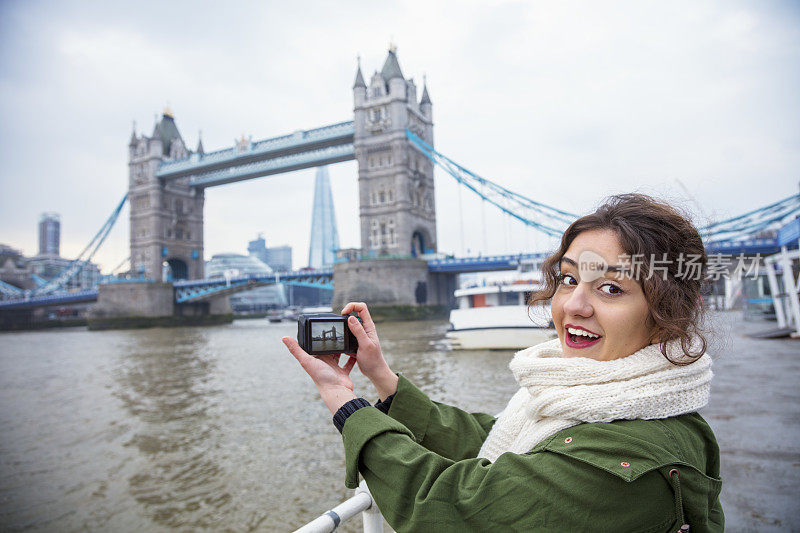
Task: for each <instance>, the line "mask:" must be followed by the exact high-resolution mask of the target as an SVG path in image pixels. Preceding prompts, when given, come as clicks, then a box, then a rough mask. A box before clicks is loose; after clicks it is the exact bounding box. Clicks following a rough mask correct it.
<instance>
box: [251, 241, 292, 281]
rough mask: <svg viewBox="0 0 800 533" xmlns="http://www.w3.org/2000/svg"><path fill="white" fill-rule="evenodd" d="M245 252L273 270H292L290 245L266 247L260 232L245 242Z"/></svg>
mask: <svg viewBox="0 0 800 533" xmlns="http://www.w3.org/2000/svg"><path fill="white" fill-rule="evenodd" d="M247 253H248V254H250V255H251V256H252V257H255V258H257V259H258V260H259V261H261V262H262V263H265V264H266V265H267V266H269V267H270V268H271V269H272V270H273V271H275V272H288V271H290V270H292V247H291V246H273V247H272V248H267V241H265V240H264V237H263V235H262V234H259V235H258V238H257V239H255V240H253V241H250V242H249V243H247Z"/></svg>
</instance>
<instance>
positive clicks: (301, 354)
mask: <svg viewBox="0 0 800 533" xmlns="http://www.w3.org/2000/svg"><path fill="white" fill-rule="evenodd" d="M281 340H282V341H283V344H285V345H286V347H287V348H288V349H289V351H290V352H291V354H292V355H293V356H294V358H295V359H297V361H298V362H299V363H300V366H302V367H303V368H306V366H307V365H308V364H309V363H310V362H311V361H313V360H314V358H313V357H312V356H310V355H308V354H307V353H306V351H305V350H303V349H302V348H301V347H300V345H299V344H298V343H297V341H296V340H294V339H293V338H291V337H283V338H281Z"/></svg>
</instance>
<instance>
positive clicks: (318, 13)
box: [0, 0, 800, 270]
mask: <svg viewBox="0 0 800 533" xmlns="http://www.w3.org/2000/svg"><path fill="white" fill-rule="evenodd" d="M390 40H393V41H394V42H395V43H396V44H397V47H398V57H399V59H400V64H401V67H402V68H403V71H404V73H405V74H406V76H413V77H414V78H415V79H416V80H417V81H418V83H420V82H421V78H422V76H423V75H424V74H427V79H428V86H429V90H430V94H431V99H432V100H433V104H434V108H433V112H434V120H435V124H436V125H435V138H436V147H437V149H438V150H439V151H441V152H443V153H444V154H447V155H448V156H450V157H451V158H452V159H454V160H456V161H458V162H459V163H461V164H463V165H464V166H465V167H467V168H469V169H470V170H472V171H474V172H476V173H478V174H480V175H482V176H484V177H486V178H488V179H491V180H493V181H495V182H497V183H500V184H502V185H504V186H506V187H508V188H510V189H512V190H514V191H517V192H520V193H522V194H524V195H526V196H529V197H531V198H534V199H536V200H538V201H541V202H544V203H546V204H549V205H553V206H556V207H560V208H562V209H565V210H568V211H572V212H577V213H583V212H586V211H588V210H590V209H591V208H592V206H594V205H596V204H597V202H598V201H599V200H600V199H601V198H602V197H603V196H605V195H608V194H610V193H614V192H626V191H642V192H647V193H652V194H656V195H659V196H662V197H665V198H667V199H669V200H671V201H673V202H675V203H677V204H680V205H682V206H684V207H686V208H688V209H690V210H691V211H693V212H694V213H695V214H696V216H697V217H698V221H707V220H710V219H719V218H724V217H727V216H733V215H735V214H738V213H741V212H743V211H746V210H749V209H752V208H755V207H758V206H760V205H764V204H767V203H770V202H772V201H775V200H777V199H780V198H783V197H786V196H788V195H790V194H795V193H796V192H797V190H798V181H799V180H800V98H798V94H800V8H799V7H798V4H797V3H796V2H788V1H787V2H770V1H760V2H739V1H732V0H725V1H718V2H711V1H696V0H691V1H670V2H645V1H642V2H638V1H637V2H633V1H625V2H622V1H620V2H616V1H604V2H597V1H582V2H544V1H535V2H532V1H522V2H465V1H461V2H458V3H454V2H431V1H425V2H412V1H394V2H302V1H298V2H285V1H281V2H263V1H261V2H252V3H248V2H236V3H231V4H226V5H225V6H224V7H223V5H222V4H220V3H219V2H202V1H196V0H195V1H192V2H179V1H178V2H148V1H137V2H125V3H117V2H55V1H53V2H37V1H13V0H12V1H9V0H4V1H2V2H1V3H0V116H1V117H2V120H0V161H2V164H0V243H4V244H10V245H12V246H15V247H17V248H21V249H22V250H23V252H24V253H26V254H34V253H36V247H37V244H36V223H37V220H38V217H39V215H40V213H42V212H43V211H55V212H58V213H60V214H61V220H62V255H64V256H67V257H70V256H74V255H76V254H77V253H78V252H79V251H80V250H81V249H82V248H83V246H84V245H85V244H86V243H87V242H88V241H89V239H90V238H91V237H92V236H93V234H94V233H95V232H96V231H97V230H98V229H99V228H100V226H101V225H102V223H103V222H104V220H105V219H106V217H107V216H108V215H109V214H110V212H111V210H112V209H113V207H114V206H115V205H116V203H117V202H118V201H119V200H120V199H121V198H122V196H123V194H124V193H125V192H126V187H127V144H128V140H129V138H130V135H131V130H132V127H133V123H134V122H135V123H136V128H137V131H138V132H139V133H145V134H148V135H149V134H150V133H151V132H152V128H153V124H154V117H155V116H156V115H157V114H160V112H161V111H162V110H163V108H164V106H165V105H167V104H168V105H169V106H170V108H171V109H172V110H173V112H174V115H175V118H176V121H177V124H178V127H179V128H180V131H181V133H182V134H183V137H184V139H185V140H186V142H187V144H188V145H189V147H190V148H194V147H195V145H196V143H197V138H198V132H199V131H200V130H202V135H203V144H204V146H205V148H206V150H207V151H209V150H215V149H219V148H224V147H227V146H230V145H232V144H233V142H234V139H236V138H238V137H240V136H241V135H243V134H244V135H246V136H249V135H252V136H253V138H254V139H255V140H257V139H262V138H267V137H273V136H277V135H282V134H286V133H290V132H292V131H295V130H298V129H308V128H313V127H318V126H322V125H326V124H330V123H334V122H339V121H343V120H351V119H352V105H353V103H352V91H351V87H352V84H353V77H354V74H355V66H356V57H357V55H359V54H360V55H361V58H362V65H363V67H364V70H365V75H367V76H369V75H370V74H371V73H372V71H374V70H375V69H380V67H381V65H382V63H383V60H384V58H385V55H386V49H387V45H388V44H389V42H390ZM356 174H357V171H356V165H355V163H354V162H349V163H342V164H339V165H335V166H333V167H331V181H332V184H333V189H334V190H333V195H334V203H335V207H336V213H337V219H338V223H339V232H340V236H341V244H342V246H346V247H350V246H353V247H355V246H359V234H358V204H357V181H356ZM313 177H314V171H313V170H306V171H300V172H294V173H291V174H285V175H281V176H276V177H268V178H261V179H257V180H251V181H248V182H242V183H237V184H231V185H227V186H223V187H217V188H212V189H209V190H207V192H206V209H205V232H206V241H205V255H206V258H210V256H211V255H212V254H214V253H219V252H245V250H246V246H247V241H248V240H249V239H252V238H254V237H255V236H256V234H257V233H263V234H264V236H265V238H266V239H267V242H268V244H269V245H279V244H290V245H291V246H293V247H294V261H295V265H296V266H302V265H304V264H305V263H306V261H307V257H308V241H309V232H310V226H311V204H312V193H313ZM436 187H437V191H436V197H437V217H438V239H439V248H440V250H442V251H448V252H455V253H459V254H460V253H462V252H466V251H469V252H470V253H475V252H476V251H478V250H483V251H484V252H487V253H499V252H504V251H509V250H513V251H521V250H531V249H536V248H540V249H541V248H543V247H546V246H547V243H546V242H545V241H544V239H543V238H541V237H537V236H536V235H535V234H534V233H532V232H531V231H528V230H525V229H523V228H522V227H521V226H520V225H518V224H517V223H512V222H509V221H508V220H507V219H506V218H504V217H503V216H501V215H499V214H497V213H496V211H495V210H494V209H492V208H490V207H487V208H486V209H485V210H484V209H482V207H481V203H480V202H479V201H477V200H476V199H475V198H473V197H472V195H471V194H468V193H466V192H465V193H462V200H461V207H460V208H459V200H458V198H459V191H458V188H457V187H456V185H455V184H454V181H453V180H452V178H450V177H449V176H448V175H447V174H445V173H444V172H442V171H438V170H437V174H436ZM484 220H485V224H484ZM482 224H484V225H482ZM484 227H485V228H486V229H485V230H484ZM462 235H463V236H464V237H463V239H462ZM127 255H128V221H127V209H126V211H125V213H124V215H123V218H122V219H121V220H120V222H119V223H118V224H117V227H115V229H114V230H113V233H112V235H111V237H110V239H109V242H108V243H107V244H106V245H105V246H104V248H103V249H102V250H101V252H100V253H99V254H98V255H97V256H96V259H97V261H98V262H99V263H100V264H101V266H102V268H103V269H104V270H108V269H111V268H113V267H114V266H116V265H117V263H119V262H120V261H122V260H123V259H125V257H127Z"/></svg>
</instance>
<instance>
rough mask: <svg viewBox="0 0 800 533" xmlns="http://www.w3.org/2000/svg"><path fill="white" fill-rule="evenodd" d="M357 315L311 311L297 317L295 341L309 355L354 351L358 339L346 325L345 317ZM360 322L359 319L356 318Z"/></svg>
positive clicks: (356, 349)
mask: <svg viewBox="0 0 800 533" xmlns="http://www.w3.org/2000/svg"><path fill="white" fill-rule="evenodd" d="M351 316H355V317H356V318H358V315H356V314H353V315H337V314H335V313H311V314H307V315H300V316H298V317H297V343H298V344H299V345H300V347H301V348H302V349H303V350H305V351H306V353H308V354H310V355H326V354H339V353H356V351H358V339H356V336H355V335H353V332H351V331H350V328H349V327H348V326H347V319H348V318H350V317H351ZM358 321H359V322H361V319H360V318H358Z"/></svg>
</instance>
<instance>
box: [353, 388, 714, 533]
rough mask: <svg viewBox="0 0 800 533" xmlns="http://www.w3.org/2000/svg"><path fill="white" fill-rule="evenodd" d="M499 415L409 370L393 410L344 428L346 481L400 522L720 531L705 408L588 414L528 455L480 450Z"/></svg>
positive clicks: (403, 525) (403, 527) (463, 528)
mask: <svg viewBox="0 0 800 533" xmlns="http://www.w3.org/2000/svg"><path fill="white" fill-rule="evenodd" d="M495 420H496V419H495V418H494V417H492V416H490V415H487V414H482V413H467V412H465V411H462V410H460V409H457V408H455V407H451V406H448V405H444V404H441V403H438V402H433V401H431V400H430V399H429V398H428V396H427V395H425V393H423V392H422V391H421V390H419V389H418V388H417V387H415V386H414V385H413V384H412V383H411V382H410V381H408V380H407V379H406V378H405V377H403V376H402V375H400V381H399V384H398V388H397V393H396V395H395V397H394V400H393V401H392V403H391V407H390V409H389V414H388V416H387V415H386V414H384V413H382V412H381V411H379V410H378V409H376V408H375V407H364V408H361V409H359V410H357V411H356V412H355V413H353V414H351V415H350V416H349V417H348V418H347V420H346V422H345V424H344V428H343V430H342V438H343V441H344V446H345V461H346V480H345V484H346V485H347V487H348V488H355V487H357V486H358V474H359V472H361V474H362V475H363V476H364V479H365V480H366V482H367V486H368V487H369V489H370V492H371V493H372V496H373V498H374V499H375V501H376V502H377V504H378V508H379V509H380V511H381V513H382V514H383V516H384V517H385V518H386V521H387V522H388V523H389V525H391V526H392V527H393V528H394V529H395V530H396V531H398V532H404V531H426V532H427V531H432V532H435V533H446V532H450V531H453V532H459V533H463V532H467V531H481V532H483V531H626V532H627V531H637V532H661V531H673V532H676V531H678V530H679V529H680V527H681V525H683V524H685V523H688V524H689V525H690V526H691V532H692V533H701V532H706V531H722V530H723V529H724V517H723V514H722V507H721V505H720V502H719V493H720V489H721V487H722V481H721V480H720V478H719V448H718V446H717V442H716V439H715V438H714V434H713V433H712V431H711V429H710V428H709V427H708V424H707V423H706V422H705V420H703V418H702V417H701V416H700V415H698V414H696V413H691V414H686V415H682V416H677V417H673V418H667V419H662V420H625V421H616V422H611V423H592V424H580V425H578V426H573V427H571V428H568V429H565V430H563V431H560V432H558V433H556V434H555V435H553V436H552V437H549V438H547V439H545V440H544V441H543V442H541V443H539V444H537V445H536V446H535V447H534V448H533V449H532V450H531V451H530V452H528V453H526V454H522V455H520V454H514V453H505V454H503V455H501V456H500V457H499V458H498V459H497V461H495V462H494V463H491V462H490V461H488V460H486V459H477V458H476V455H477V454H478V451H479V450H480V448H481V445H482V444H483V441H484V440H485V439H486V436H487V435H488V433H489V430H490V429H491V427H492V425H493V424H494V422H495Z"/></svg>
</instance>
